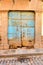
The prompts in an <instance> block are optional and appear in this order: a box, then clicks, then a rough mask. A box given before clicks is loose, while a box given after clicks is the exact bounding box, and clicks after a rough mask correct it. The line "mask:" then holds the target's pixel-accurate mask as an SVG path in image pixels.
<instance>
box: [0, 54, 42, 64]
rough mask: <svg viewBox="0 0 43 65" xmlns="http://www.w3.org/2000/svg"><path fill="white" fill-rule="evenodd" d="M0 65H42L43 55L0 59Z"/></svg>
mask: <svg viewBox="0 0 43 65" xmlns="http://www.w3.org/2000/svg"><path fill="white" fill-rule="evenodd" d="M0 65H43V55H39V56H28V57H26V58H16V57H3V58H0Z"/></svg>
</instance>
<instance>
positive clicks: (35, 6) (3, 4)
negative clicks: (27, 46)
mask: <svg viewBox="0 0 43 65" xmlns="http://www.w3.org/2000/svg"><path fill="white" fill-rule="evenodd" d="M10 10H28V11H29V10H31V11H35V44H34V48H42V44H41V12H42V11H43V9H42V2H41V1H39V0H31V1H30V2H29V0H15V2H14V3H13V1H12V0H1V1H0V18H1V19H0V22H1V25H0V30H1V38H2V44H1V46H0V49H8V48H9V44H8V38H7V30H8V12H9V11H10Z"/></svg>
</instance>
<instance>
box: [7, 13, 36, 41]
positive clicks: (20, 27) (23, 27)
mask: <svg viewBox="0 0 43 65" xmlns="http://www.w3.org/2000/svg"><path fill="white" fill-rule="evenodd" d="M34 25H35V24H34V13H33V12H9V24H8V39H13V38H15V39H17V38H18V39H20V40H21V37H23V36H25V37H27V38H28V39H34V33H35V31H34Z"/></svg>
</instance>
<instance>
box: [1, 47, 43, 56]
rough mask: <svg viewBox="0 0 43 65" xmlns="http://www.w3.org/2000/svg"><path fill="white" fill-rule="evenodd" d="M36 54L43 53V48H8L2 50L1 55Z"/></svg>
mask: <svg viewBox="0 0 43 65" xmlns="http://www.w3.org/2000/svg"><path fill="white" fill-rule="evenodd" d="M32 55H33V56H34V55H43V49H20V48H18V49H8V50H0V57H19V56H20V57H27V56H32Z"/></svg>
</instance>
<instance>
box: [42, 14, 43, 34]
mask: <svg viewBox="0 0 43 65" xmlns="http://www.w3.org/2000/svg"><path fill="white" fill-rule="evenodd" d="M42 35H43V13H42Z"/></svg>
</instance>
